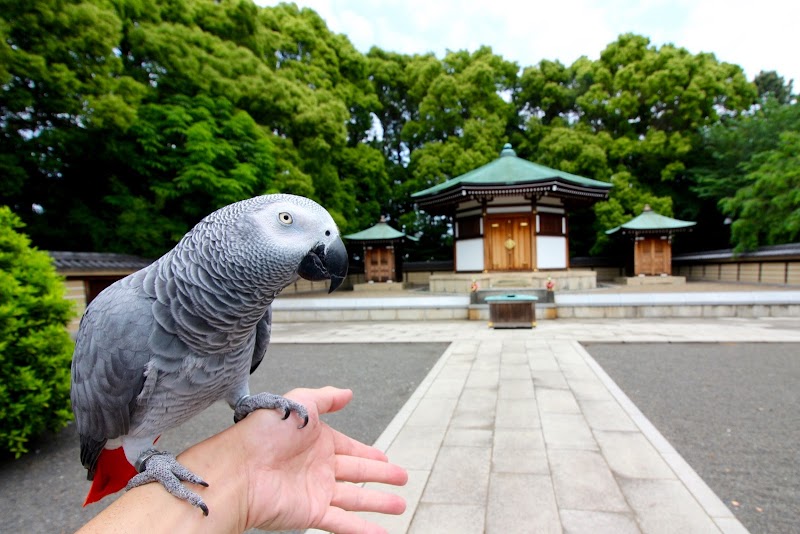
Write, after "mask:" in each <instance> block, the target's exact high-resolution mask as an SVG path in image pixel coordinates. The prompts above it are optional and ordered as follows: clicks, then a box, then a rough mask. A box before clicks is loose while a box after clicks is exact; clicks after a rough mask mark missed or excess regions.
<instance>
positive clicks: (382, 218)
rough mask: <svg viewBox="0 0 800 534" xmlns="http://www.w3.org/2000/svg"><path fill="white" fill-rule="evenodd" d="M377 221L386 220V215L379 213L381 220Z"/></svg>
mask: <svg viewBox="0 0 800 534" xmlns="http://www.w3.org/2000/svg"><path fill="white" fill-rule="evenodd" d="M379 222H382V223H385V222H386V215H381V220H380V221H379Z"/></svg>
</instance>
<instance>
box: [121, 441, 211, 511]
mask: <svg viewBox="0 0 800 534" xmlns="http://www.w3.org/2000/svg"><path fill="white" fill-rule="evenodd" d="M134 467H136V470H137V471H139V474H138V475H136V476H135V477H133V478H132V479H130V481H128V485H127V486H126V487H125V489H126V490H129V489H132V488H136V487H138V486H142V485H144V484H149V483H150V482H158V483H160V484H161V485H162V486H164V489H166V490H167V491H168V492H170V493H171V494H172V495H174V496H175V497H177V498H179V499H182V500H184V501H187V502H188V503H189V504H191V505H192V506H196V507H198V508H200V509H201V510H202V511H203V515H208V506H206V503H204V502H203V499H201V498H200V496H199V495H198V494H196V493H194V492H192V491H189V490H188V489H186V486H184V485H183V484H181V480H183V481H184V482H191V483H192V484H199V485H201V486H204V487H206V488H207V487H208V484H207V483H206V482H205V481H204V480H203V479H202V478H200V477H199V476H197V475H195V474H194V473H192V472H191V471H189V470H188V469H186V468H185V467H183V466H182V465H181V464H179V463H178V460H176V459H175V455H173V454H172V453H169V452H160V451H157V450H155V449H148V450H146V451H145V452H143V453H142V454H141V455H140V456H139V458H138V459H137V460H136V465H135V466H134Z"/></svg>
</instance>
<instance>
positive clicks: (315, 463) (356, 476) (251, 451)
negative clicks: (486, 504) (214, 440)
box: [212, 387, 408, 534]
mask: <svg viewBox="0 0 800 534" xmlns="http://www.w3.org/2000/svg"><path fill="white" fill-rule="evenodd" d="M285 397H287V398H289V399H292V400H295V401H297V402H299V403H301V404H303V405H304V406H305V407H306V408H307V409H308V413H309V421H308V425H307V426H306V427H305V428H302V429H298V428H297V425H296V424H292V422H293V421H294V418H293V417H290V419H289V420H287V421H283V420H281V416H282V414H280V413H278V412H275V411H273V410H257V411H255V412H253V413H252V414H250V415H249V416H248V417H246V418H245V419H244V420H243V421H241V422H240V423H238V424H237V425H235V426H234V427H233V428H232V429H230V430H231V431H232V432H234V431H235V433H236V434H237V436H235V437H234V436H231V438H233V439H232V445H233V447H234V451H232V452H235V456H236V458H235V459H233V460H234V461H235V462H236V463H235V465H236V464H238V465H240V466H245V468H244V469H242V468H240V472H241V473H242V474H246V475H247V477H248V479H247V507H246V510H247V518H246V521H245V522H244V524H245V528H253V527H256V528H260V529H264V530H289V529H300V528H308V527H312V528H319V529H322V530H328V531H331V532H337V533H341V534H345V533H349V532H359V533H362V532H383V529H382V528H380V527H378V526H377V525H374V524H371V523H369V522H367V521H366V520H364V519H363V518H361V517H360V516H358V515H356V514H355V513H354V512H356V511H370V512H379V513H386V514H401V513H403V511H405V506H406V505H405V501H404V500H403V499H402V498H401V497H399V496H397V495H393V494H390V493H384V492H379V491H375V490H370V489H366V488H363V487H360V486H356V485H354V484H352V483H362V482H382V483H386V484H392V485H396V486H402V485H404V484H405V483H406V481H407V479H408V474H407V473H406V471H405V470H404V469H402V468H400V467H398V466H396V465H393V464H390V463H388V461H387V458H386V456H385V455H384V454H383V453H382V452H380V451H379V450H377V449H375V448H373V447H369V446H367V445H364V444H363V443H360V442H358V441H356V440H354V439H352V438H350V437H348V436H346V435H344V434H342V433H341V432H338V431H336V430H334V429H332V428H331V427H329V426H328V425H327V424H325V423H323V422H321V421H320V420H319V415H320V414H325V413H331V412H335V411H338V410H341V409H342V408H344V407H345V406H346V405H347V403H349V402H350V400H351V399H352V397H353V393H352V391H350V390H342V389H336V388H332V387H327V388H322V389H296V390H294V391H291V392H289V393H288V394H286V395H285ZM212 485H213V484H212Z"/></svg>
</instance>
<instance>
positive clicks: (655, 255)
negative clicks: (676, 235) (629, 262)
mask: <svg viewBox="0 0 800 534" xmlns="http://www.w3.org/2000/svg"><path fill="white" fill-rule="evenodd" d="M633 270H634V273H633V274H634V275H636V276H638V275H640V274H643V275H647V276H656V275H660V274H666V275H671V274H672V247H671V246H670V243H669V241H667V240H666V239H661V238H660V237H656V238H652V237H646V238H644V239H640V240H638V241H636V247H635V249H634V255H633Z"/></svg>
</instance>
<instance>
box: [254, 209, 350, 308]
mask: <svg viewBox="0 0 800 534" xmlns="http://www.w3.org/2000/svg"><path fill="white" fill-rule="evenodd" d="M260 199H263V200H264V201H265V202H263V203H260V206H259V207H258V208H257V209H255V210H254V211H251V212H250V213H249V217H247V219H248V220H249V222H250V223H251V226H252V228H253V229H255V232H256V233H257V235H256V236H252V235H251V236H250V237H251V238H252V237H255V238H256V239H257V240H258V241H260V242H261V243H262V244H264V245H265V246H266V249H267V250H268V252H269V253H268V254H266V255H264V257H265V258H266V259H265V261H267V262H268V263H269V264H270V272H271V273H273V274H274V273H276V272H282V273H283V274H285V275H286V276H287V277H288V278H289V279H290V280H291V281H294V280H296V279H297V277H301V278H304V279H306V280H312V281H319V280H330V281H331V283H330V289H329V290H328V292H329V293H331V292H333V291H334V290H335V289H336V288H338V287H339V286H340V285H341V284H342V282H343V281H344V278H345V276H347V266H348V256H347V250H346V249H345V246H344V243H343V242H342V238H341V237H340V236H339V229H338V227H337V226H336V223H335V222H334V220H333V218H332V217H331V215H330V214H329V213H328V212H327V210H325V208H323V207H322V206H320V205H319V204H317V203H316V202H314V201H313V200H311V199H308V198H305V197H300V196H295V195H285V194H278V195H267V196H265V197H260ZM247 233H248V234H250V232H247Z"/></svg>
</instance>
